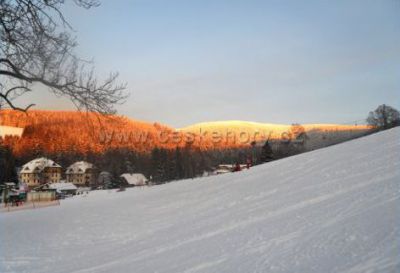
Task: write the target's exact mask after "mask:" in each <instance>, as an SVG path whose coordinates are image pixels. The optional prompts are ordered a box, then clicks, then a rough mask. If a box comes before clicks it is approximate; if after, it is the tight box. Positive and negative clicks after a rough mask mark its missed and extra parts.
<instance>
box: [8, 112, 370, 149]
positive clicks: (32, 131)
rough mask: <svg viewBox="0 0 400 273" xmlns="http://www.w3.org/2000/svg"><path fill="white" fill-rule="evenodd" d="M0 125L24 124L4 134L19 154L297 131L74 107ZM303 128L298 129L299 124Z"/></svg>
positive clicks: (194, 143)
mask: <svg viewBox="0 0 400 273" xmlns="http://www.w3.org/2000/svg"><path fill="white" fill-rule="evenodd" d="M0 125H3V126H14V127H22V128H24V133H23V136H22V138H15V137H5V138H4V139H3V140H2V142H3V143H4V144H6V145H8V146H10V147H11V148H12V150H13V153H14V154H15V155H17V156H22V155H26V154H35V153H47V154H56V153H79V154H87V153H103V152H104V151H106V150H108V149H120V148H121V149H128V150H131V151H135V152H140V153H149V152H151V150H152V149H154V148H155V147H159V148H165V149H174V148H176V147H189V148H191V149H201V150H207V149H226V148H234V147H243V146H248V145H249V144H250V143H251V142H252V141H263V140H266V139H282V138H283V137H287V136H288V135H289V137H290V134H291V133H292V132H293V128H292V126H291V125H284V124H265V123H256V122H245V121H220V122H206V123H199V124H195V125H192V126H189V127H186V128H181V129H177V130H175V129H173V128H171V127H168V126H165V125H161V124H158V123H154V124H151V123H146V122H141V121H136V120H131V119H128V118H126V117H122V116H102V115H98V114H94V113H82V112H76V111H75V112H74V111H40V110H32V111H29V113H28V114H25V113H23V112H18V111H12V110H2V111H0ZM297 129H298V128H297ZM300 129H301V130H304V131H305V132H306V133H310V132H315V131H318V132H319V133H329V132H365V131H368V130H370V127H369V126H365V125H358V126H354V125H336V124H306V125H302V127H301V128H300Z"/></svg>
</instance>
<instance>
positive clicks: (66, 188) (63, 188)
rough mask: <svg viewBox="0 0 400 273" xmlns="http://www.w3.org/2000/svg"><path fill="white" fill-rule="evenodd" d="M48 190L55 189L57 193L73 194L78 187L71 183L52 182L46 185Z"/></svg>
mask: <svg viewBox="0 0 400 273" xmlns="http://www.w3.org/2000/svg"><path fill="white" fill-rule="evenodd" d="M48 189H49V190H55V191H56V192H57V193H63V194H66V195H67V194H71V195H75V194H76V191H77V190H78V187H77V186H75V185H74V184H73V183H68V182H66V183H52V184H49V185H48Z"/></svg>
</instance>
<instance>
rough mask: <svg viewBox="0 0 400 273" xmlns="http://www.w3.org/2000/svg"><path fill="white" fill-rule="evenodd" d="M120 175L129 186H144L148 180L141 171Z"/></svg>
mask: <svg viewBox="0 0 400 273" xmlns="http://www.w3.org/2000/svg"><path fill="white" fill-rule="evenodd" d="M120 177H121V179H122V180H123V181H124V182H126V183H127V184H128V185H129V186H131V187H134V186H145V185H146V184H147V181H148V179H147V178H146V177H145V176H144V175H143V174H141V173H124V174H122V175H121V176H120Z"/></svg>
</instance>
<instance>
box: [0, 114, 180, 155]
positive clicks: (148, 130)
mask: <svg viewBox="0 0 400 273" xmlns="http://www.w3.org/2000/svg"><path fill="white" fill-rule="evenodd" d="M0 125H6V126H15V127H21V128H24V133H23V137H22V138H21V139H15V138H7V137H6V138H5V140H3V141H5V142H6V144H10V145H11V146H12V148H13V152H14V154H16V155H22V154H24V153H29V152H33V153H34V152H35V151H37V152H46V153H57V152H77V153H86V152H88V151H90V152H93V153H100V152H103V151H105V150H107V149H110V148H128V149H131V150H134V151H139V152H147V151H150V150H151V149H153V148H154V147H155V146H160V147H168V145H169V144H168V143H160V141H158V139H159V137H158V136H159V135H160V132H172V131H173V129H171V128H169V127H167V126H164V125H160V124H158V123H154V124H150V123H145V122H141V121H136V120H131V119H127V118H124V117H120V116H102V115H97V114H93V113H80V112H73V111H38V110H35V111H29V113H28V114H25V113H22V112H18V111H10V110H3V111H1V112H0Z"/></svg>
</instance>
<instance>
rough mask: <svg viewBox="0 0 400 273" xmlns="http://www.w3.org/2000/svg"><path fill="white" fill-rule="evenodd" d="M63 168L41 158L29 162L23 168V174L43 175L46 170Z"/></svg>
mask: <svg viewBox="0 0 400 273" xmlns="http://www.w3.org/2000/svg"><path fill="white" fill-rule="evenodd" d="M48 167H53V168H61V166H60V165H58V164H57V163H55V162H54V161H53V160H51V159H48V158H45V157H41V158H36V159H34V160H32V161H29V162H28V163H26V164H25V165H23V166H22V168H21V173H41V172H42V171H43V170H44V169H45V168H48Z"/></svg>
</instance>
